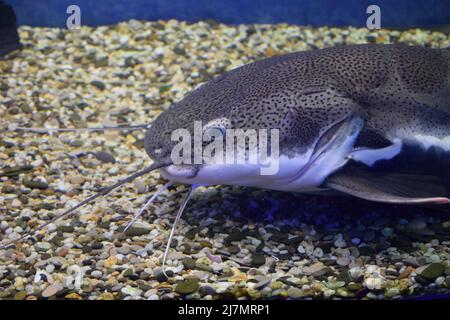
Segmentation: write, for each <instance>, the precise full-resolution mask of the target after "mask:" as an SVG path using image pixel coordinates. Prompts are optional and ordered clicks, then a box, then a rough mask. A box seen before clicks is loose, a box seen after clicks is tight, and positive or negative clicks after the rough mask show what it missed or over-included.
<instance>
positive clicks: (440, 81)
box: [145, 44, 450, 161]
mask: <svg viewBox="0 0 450 320" xmlns="http://www.w3.org/2000/svg"><path fill="white" fill-rule="evenodd" d="M449 65H450V50H449V49H430V48H424V47H413V46H406V45H381V44H368V45H352V46H340V47H333V48H327V49H321V50H315V51H305V52H296V53H291V54H286V55H283V56H278V57H273V58H269V59H264V60H261V61H257V62H254V63H251V64H248V65H244V66H242V67H239V68H237V69H234V70H232V71H230V72H227V73H225V74H223V75H221V76H218V77H216V78H215V79H213V80H211V81H209V82H207V83H206V84H204V85H202V86H201V87H200V88H198V89H197V90H194V91H193V92H192V93H190V94H188V95H187V96H186V97H185V98H184V99H183V100H181V101H180V102H178V103H175V104H174V105H172V106H171V107H170V108H168V109H167V110H166V111H164V112H163V113H162V114H161V115H160V116H159V117H158V118H157V119H156V120H155V121H154V122H153V123H152V126H151V127H150V128H149V129H148V131H147V133H146V139H145V140H146V144H145V149H146V151H147V153H148V154H149V156H150V157H151V158H152V159H153V160H155V161H161V160H166V159H167V157H168V156H169V155H170V150H171V148H172V146H173V145H174V144H175V143H176V142H171V141H170V137H171V134H172V131H173V130H175V129H178V128H186V129H188V130H192V128H193V123H194V121H199V120H201V121H202V122H203V123H207V122H211V121H214V120H216V119H228V120H227V121H225V120H219V121H218V123H217V125H221V126H223V127H226V128H235V129H237V128H242V129H261V128H276V129H279V130H280V150H281V154H283V153H284V154H286V153H288V152H291V151H292V150H296V151H299V152H301V151H302V150H303V149H304V148H308V147H310V146H311V144H312V143H314V141H316V139H317V137H319V136H320V135H321V134H322V133H323V132H325V131H326V130H327V129H328V128H329V127H330V126H331V125H332V124H334V123H336V122H337V121H339V120H341V119H344V118H346V117H348V116H349V115H357V116H359V117H361V118H363V119H364V121H365V126H364V129H363V131H362V132H361V134H360V137H359V139H358V141H357V145H358V146H369V147H383V146H385V145H386V144H388V143H389V142H392V141H393V140H394V139H396V138H400V139H406V138H408V136H410V135H412V134H424V135H432V136H435V137H438V138H443V137H447V136H450V67H449ZM158 149H159V152H155V150H158Z"/></svg>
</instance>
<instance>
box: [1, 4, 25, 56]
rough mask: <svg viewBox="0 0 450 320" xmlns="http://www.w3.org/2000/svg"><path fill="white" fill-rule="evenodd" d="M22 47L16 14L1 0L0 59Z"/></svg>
mask: <svg viewBox="0 0 450 320" xmlns="http://www.w3.org/2000/svg"><path fill="white" fill-rule="evenodd" d="M21 47H22V45H21V44H20V38H19V33H18V32H17V18H16V14H15V13H14V10H13V8H12V7H11V6H9V5H7V4H6V3H5V2H4V1H2V0H0V57H1V56H4V55H6V54H8V53H10V52H12V51H15V50H18V49H20V48H21Z"/></svg>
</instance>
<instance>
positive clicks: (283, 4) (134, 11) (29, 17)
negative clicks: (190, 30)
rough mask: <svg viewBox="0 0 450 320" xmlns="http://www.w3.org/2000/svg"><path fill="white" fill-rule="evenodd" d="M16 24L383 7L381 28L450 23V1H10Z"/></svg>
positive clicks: (340, 17) (348, 15) (351, 21)
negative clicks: (74, 10) (71, 10)
mask: <svg viewBox="0 0 450 320" xmlns="http://www.w3.org/2000/svg"><path fill="white" fill-rule="evenodd" d="M6 3H8V4H10V5H12V6H13V7H14V9H15V11H16V14H17V18H18V23H19V24H26V25H32V26H53V27H65V20H66V18H67V14H66V8H67V6H69V5H70V4H77V5H79V6H80V8H81V23H82V24H85V25H103V24H113V23H117V22H119V21H126V20H129V19H133V18H134V19H142V20H158V19H170V18H175V19H179V20H187V21H199V20H205V19H214V20H217V21H220V22H224V23H230V24H238V23H278V22H287V23H292V24H299V25H312V26H323V25H328V26H346V25H353V26H357V27H363V26H365V23H366V19H367V14H366V8H367V7H368V6H369V5H370V4H377V5H379V6H380V7H381V23H382V27H383V28H409V27H436V26H442V25H450V0H381V1H376V0H367V1H366V0H6Z"/></svg>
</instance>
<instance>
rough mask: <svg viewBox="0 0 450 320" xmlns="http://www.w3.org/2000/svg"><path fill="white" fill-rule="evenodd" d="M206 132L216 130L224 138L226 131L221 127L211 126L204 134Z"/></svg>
mask: <svg viewBox="0 0 450 320" xmlns="http://www.w3.org/2000/svg"><path fill="white" fill-rule="evenodd" d="M208 130H218V131H220V133H221V134H222V136H225V134H226V129H225V127H222V126H211V127H208V128H206V129H205V132H207V131H208Z"/></svg>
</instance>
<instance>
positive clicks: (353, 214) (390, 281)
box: [0, 20, 450, 300]
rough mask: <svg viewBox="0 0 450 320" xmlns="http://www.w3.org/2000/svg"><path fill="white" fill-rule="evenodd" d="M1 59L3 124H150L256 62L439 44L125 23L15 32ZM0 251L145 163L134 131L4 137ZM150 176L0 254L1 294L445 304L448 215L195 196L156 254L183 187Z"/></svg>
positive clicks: (356, 34)
mask: <svg viewBox="0 0 450 320" xmlns="http://www.w3.org/2000/svg"><path fill="white" fill-rule="evenodd" d="M20 36H21V38H22V42H23V44H24V49H23V50H22V51H21V52H19V53H15V54H13V55H12V56H11V57H10V58H8V59H6V60H2V61H0V115H1V117H0V129H6V128H13V127H16V126H33V127H42V126H44V127H61V128H62V127H66V128H73V127H78V128H82V127H86V126H100V125H117V124H141V123H149V122H151V121H152V119H154V118H155V117H156V116H157V115H158V114H159V113H160V112H161V111H162V110H164V109H165V108H167V107H168V106H169V105H170V104H171V103H173V102H174V101H177V100H180V99H181V98H182V97H183V96H184V95H185V94H186V93H187V92H189V91H190V90H192V89H193V88H195V87H196V86H198V85H199V84H201V83H203V82H205V81H207V80H209V79H211V78H213V77H214V76H216V75H219V74H221V73H223V72H225V71H227V70H231V69H233V68H235V67H237V66H240V65H242V64H245V63H249V62H251V61H255V60H257V59H262V58H264V57H270V56H274V55H278V54H282V53H286V52H293V51H299V50H311V49H317V48H323V47H329V46H334V45H342V44H354V43H368V42H377V43H396V42H403V43H407V44H420V45H425V46H431V47H447V46H450V37H449V35H448V34H443V33H439V32H430V31H423V30H408V31H389V30H379V31H368V30H366V29H354V28H348V29H338V28H327V27H324V28H317V29H314V28H309V27H300V26H292V25H287V24H277V25H238V26H228V25H224V24H219V23H216V22H214V21H206V22H200V23H195V24H190V23H186V22H179V21H175V20H170V21H158V22H142V21H134V20H132V21H129V22H126V23H120V24H118V25H114V26H107V27H106V26H104V27H97V28H89V27H82V28H81V29H80V30H74V31H68V30H61V29H54V28H53V29H52V28H31V27H21V28H20ZM1 136H2V139H1V141H0V243H2V244H5V243H7V242H8V241H10V240H15V239H17V238H18V237H19V236H20V235H21V234H23V233H24V232H27V231H29V230H31V229H33V228H35V227H37V226H38V225H41V224H43V223H45V222H46V221H48V220H49V219H51V218H52V217H53V216H54V215H56V214H58V213H60V212H62V211H63V210H64V209H65V208H66V209H67V208H69V207H70V206H73V205H74V204H76V203H78V202H79V201H81V200H82V199H84V198H85V197H87V196H89V195H91V194H92V193H93V192H95V191H96V190H98V189H99V188H100V187H101V186H105V185H108V184H111V183H113V182H114V181H116V180H117V179H119V178H121V177H124V176H126V175H129V174H130V173H131V172H134V171H136V170H138V169H140V168H143V167H145V166H146V165H148V164H149V163H150V160H149V158H148V156H147V155H146V153H145V151H144V149H143V138H144V132H139V131H134V132H106V133H100V132H93V133H88V132H81V133H60V134H53V135H48V134H38V133H20V132H2V133H1ZM164 183H165V181H164V180H162V179H160V177H159V175H158V174H157V173H153V174H149V175H148V176H146V177H143V178H141V179H138V180H137V181H135V182H134V183H131V184H128V185H126V186H124V187H122V188H121V189H120V190H117V191H115V192H113V193H111V194H110V195H109V196H108V197H106V198H101V199H99V200H98V201H96V202H95V203H93V204H90V205H87V206H85V207H83V208H82V209H80V210H78V211H77V214H74V215H73V216H72V217H70V218H67V219H64V220H61V221H58V222H56V223H55V224H51V225H50V226H49V227H48V228H47V229H46V230H43V231H42V232H39V233H38V234H37V235H36V236H35V237H33V238H32V239H29V240H27V241H23V242H21V243H19V244H18V245H16V246H15V247H13V248H8V249H0V298H1V299H16V300H23V299H27V300H34V299H93V300H95V299H104V300H111V299H149V300H159V299H219V298H222V299H223V298H238V299H386V298H388V299H395V298H411V297H419V296H423V295H434V296H435V295H442V294H448V293H449V288H450V249H449V248H450V216H449V211H450V210H449V209H448V208H445V207H408V206H392V205H391V206H388V205H380V204H373V203H369V202H365V201H362V200H361V201H360V200H357V199H353V198H346V197H322V196H304V195H300V194H293V193H282V192H273V191H264V190H255V189H249V188H234V187H210V188H200V189H198V190H197V191H196V192H195V194H194V196H193V199H192V201H191V202H190V203H189V204H188V207H187V210H186V212H185V214H184V217H183V219H182V221H181V223H180V225H179V226H178V228H177V232H176V235H175V239H174V241H173V244H172V250H171V252H170V254H169V258H168V261H167V269H166V270H167V275H168V276H169V277H168V278H167V277H166V276H165V275H164V273H163V272H162V270H161V257H162V253H163V251H164V249H165V245H166V242H167V238H168V234H169V232H170V228H171V226H172V223H173V221H174V214H175V213H176V210H177V208H178V205H179V203H180V200H181V198H182V196H183V194H184V191H185V186H176V187H174V188H172V189H170V190H168V191H166V192H164V193H163V194H162V195H161V196H160V197H159V198H158V200H157V201H156V202H155V203H154V204H153V205H152V206H151V207H150V208H149V210H147V211H146V213H145V214H144V216H143V218H142V219H141V220H139V222H138V223H136V224H135V225H134V226H133V227H132V228H130V229H129V230H128V231H127V232H126V233H123V232H122V231H123V228H124V226H125V225H126V224H127V222H128V221H130V219H131V217H132V215H133V214H134V213H135V212H136V211H137V210H138V209H139V208H140V207H141V206H142V205H143V204H144V203H145V201H146V200H147V199H148V197H149V196H151V194H153V193H154V192H155V190H157V189H158V188H159V187H161V186H162V185H163V184H164Z"/></svg>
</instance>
